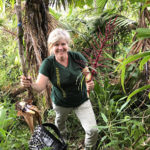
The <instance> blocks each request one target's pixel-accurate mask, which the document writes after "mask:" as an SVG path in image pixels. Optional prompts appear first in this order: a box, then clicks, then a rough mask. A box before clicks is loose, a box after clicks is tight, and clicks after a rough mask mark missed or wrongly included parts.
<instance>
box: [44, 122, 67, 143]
mask: <svg viewBox="0 0 150 150" xmlns="http://www.w3.org/2000/svg"><path fill="white" fill-rule="evenodd" d="M42 125H43V126H45V127H50V128H51V129H53V130H54V131H55V133H56V134H57V135H58V137H59V138H60V139H61V141H62V143H63V144H66V143H65V142H64V139H63V137H62V136H61V134H60V131H59V130H58V128H57V127H56V126H55V125H54V124H52V123H43V124H42Z"/></svg>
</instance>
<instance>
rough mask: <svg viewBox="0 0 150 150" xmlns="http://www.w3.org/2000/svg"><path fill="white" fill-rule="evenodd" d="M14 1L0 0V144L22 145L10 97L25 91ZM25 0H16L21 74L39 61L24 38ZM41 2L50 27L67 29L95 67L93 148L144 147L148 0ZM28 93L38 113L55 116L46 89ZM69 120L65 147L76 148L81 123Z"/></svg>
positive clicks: (24, 139)
mask: <svg viewBox="0 0 150 150" xmlns="http://www.w3.org/2000/svg"><path fill="white" fill-rule="evenodd" d="M16 2H18V1H14V0H0V35H1V36H0V64H1V65H0V150H28V141H29V139H30V136H31V133H30V130H29V127H28V126H27V124H26V122H25V120H24V118H23V117H19V116H17V110H16V108H15V104H16V102H18V101H21V100H23V99H24V98H25V97H27V95H28V92H27V91H26V90H25V89H23V88H22V87H21V85H20V76H21V75H22V74H23V70H22V66H21V58H20V55H19V47H18V36H17V27H18V23H17V16H16V13H15V4H16ZM26 2H28V3H29V2H32V1H29V0H26V1H23V0H22V1H21V4H22V9H21V11H22V20H23V24H24V25H23V30H24V36H23V49H24V52H23V54H24V57H25V64H26V68H27V74H28V75H30V76H32V77H33V78H34V79H35V78H36V76H37V70H38V67H37V66H38V65H39V64H38V61H36V59H35V58H36V56H35V55H34V51H33V49H35V48H36V47H35V45H33V44H32V41H31V42H29V41H28V38H29V37H30V36H29V35H28V33H29V31H30V32H31V30H32V29H30V28H31V26H29V24H28V23H29V22H28V20H26V19H27V15H28V13H31V10H30V12H28V11H27V8H26ZM39 2H41V1H39ZM42 2H43V3H44V2H45V3H46V4H47V3H48V2H49V5H47V6H48V9H47V11H48V12H49V14H51V15H52V16H53V17H52V18H53V19H51V20H50V21H49V20H48V19H47V20H48V21H49V28H51V30H52V29H53V28H56V27H57V26H58V27H61V28H65V29H67V30H68V31H69V32H70V34H71V37H72V45H71V46H70V47H71V49H72V50H73V51H80V52H81V53H82V54H83V55H84V56H85V57H86V58H87V59H88V61H89V64H88V66H89V68H90V69H91V71H93V76H94V82H95V87H94V90H93V91H92V92H91V93H90V99H91V102H92V104H93V108H94V112H95V114H96V119H97V123H98V130H99V138H98V142H97V147H98V148H97V150H104V149H106V150H148V149H150V130H149V129H150V122H149V121H150V99H149V98H150V92H149V88H150V85H149V83H150V79H149V75H150V61H149V60H150V51H149V50H150V29H149V27H150V1H149V0H120V1H118V0H72V1H70V0H49V1H48V0H47V1H46V0H45V1H42ZM37 3H38V1H37ZM33 11H34V10H33ZM36 13H37V14H38V12H36ZM36 13H35V14H36ZM30 16H31V14H30ZM42 19H43V18H42ZM47 20H44V21H47ZM39 26H40V25H39ZM29 29H30V30H29ZM49 31H50V30H49ZM35 33H36V32H35ZM37 37H38V36H37ZM35 38H36V37H35ZM29 40H31V39H30V38H29ZM41 41H42V40H41ZM27 42H29V43H27ZM37 47H38V46H37ZM40 48H41V47H40ZM37 49H38V48H37ZM42 56H43V57H44V54H43V53H42ZM96 58H98V61H97V62H96ZM94 63H96V65H97V66H95V65H94ZM33 95H34V99H36V105H37V107H38V108H39V109H40V111H41V116H42V121H43V122H51V123H54V118H55V113H54V111H53V110H52V109H51V108H50V106H48V105H47V100H46V94H45V93H42V94H37V93H36V92H34V91H33ZM85 117H86V116H85ZM67 127H68V130H69V141H68V147H69V150H82V149H83V143H84V131H83V129H82V127H81V125H80V123H79V121H78V119H77V118H76V116H75V115H74V114H71V115H70V116H69V118H68V121H67Z"/></svg>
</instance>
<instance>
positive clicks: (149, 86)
mask: <svg viewBox="0 0 150 150" xmlns="http://www.w3.org/2000/svg"><path fill="white" fill-rule="evenodd" d="M149 88H150V85H145V86H143V87H141V88H139V89H136V90H135V91H133V92H132V93H131V94H130V95H129V96H128V98H127V101H129V100H130V99H131V97H133V96H134V95H135V94H137V93H139V92H141V91H143V90H146V89H149Z"/></svg>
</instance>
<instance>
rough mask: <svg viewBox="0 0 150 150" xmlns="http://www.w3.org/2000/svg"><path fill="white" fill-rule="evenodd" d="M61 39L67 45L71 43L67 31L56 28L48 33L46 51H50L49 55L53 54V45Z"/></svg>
mask: <svg viewBox="0 0 150 150" xmlns="http://www.w3.org/2000/svg"><path fill="white" fill-rule="evenodd" d="M62 39H63V40H66V42H67V44H68V45H69V44H70V43H71V38H70V34H69V33H68V31H66V30H64V29H61V28H56V29H54V30H53V31H52V32H50V34H49V37H48V49H49V51H50V55H52V54H53V52H52V51H51V49H52V46H53V44H54V43H55V42H57V41H59V40H62Z"/></svg>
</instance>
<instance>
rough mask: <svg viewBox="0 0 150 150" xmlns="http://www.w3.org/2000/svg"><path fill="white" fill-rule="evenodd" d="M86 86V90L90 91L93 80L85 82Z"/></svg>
mask: <svg viewBox="0 0 150 150" xmlns="http://www.w3.org/2000/svg"><path fill="white" fill-rule="evenodd" d="M86 88H87V91H92V90H93V89H94V81H93V80H91V81H89V82H86Z"/></svg>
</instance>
